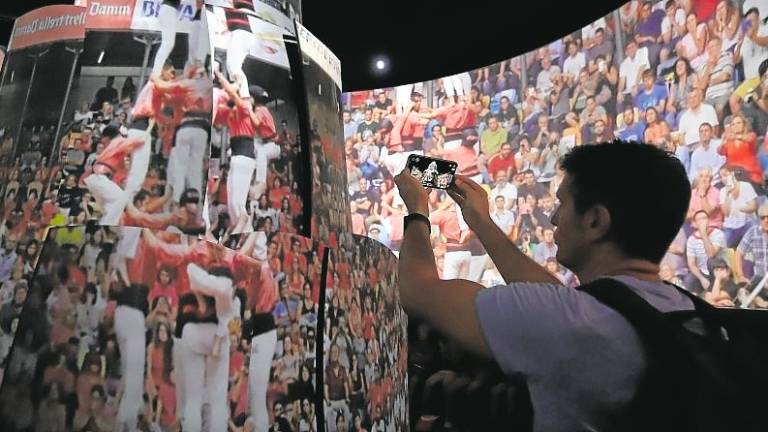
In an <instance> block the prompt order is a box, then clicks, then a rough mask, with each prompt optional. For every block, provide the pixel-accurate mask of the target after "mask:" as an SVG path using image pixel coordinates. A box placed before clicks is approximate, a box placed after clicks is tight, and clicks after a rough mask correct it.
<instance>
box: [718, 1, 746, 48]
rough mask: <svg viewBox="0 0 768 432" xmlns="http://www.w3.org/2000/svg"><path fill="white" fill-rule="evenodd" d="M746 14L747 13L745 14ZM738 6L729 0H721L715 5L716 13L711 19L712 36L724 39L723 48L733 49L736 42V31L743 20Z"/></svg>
mask: <svg viewBox="0 0 768 432" xmlns="http://www.w3.org/2000/svg"><path fill="white" fill-rule="evenodd" d="M745 15H746V14H745ZM740 18H741V16H740V14H739V10H738V8H737V7H736V6H735V5H733V4H732V3H731V2H730V1H729V0H720V1H718V2H717V5H716V6H715V15H714V16H713V17H712V18H711V19H710V20H709V35H710V38H715V37H717V38H719V39H720V40H722V45H723V50H725V51H729V52H730V51H732V49H731V48H732V47H733V46H734V45H735V44H736V33H737V32H738V30H739V23H740V21H741V19H740Z"/></svg>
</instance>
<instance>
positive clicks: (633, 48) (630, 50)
mask: <svg viewBox="0 0 768 432" xmlns="http://www.w3.org/2000/svg"><path fill="white" fill-rule="evenodd" d="M624 52H625V53H626V54H627V57H629V58H631V59H634V58H635V54H637V44H636V43H635V41H634V40H630V41H629V42H627V46H626V48H624Z"/></svg>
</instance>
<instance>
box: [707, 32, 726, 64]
mask: <svg viewBox="0 0 768 432" xmlns="http://www.w3.org/2000/svg"><path fill="white" fill-rule="evenodd" d="M722 51H723V41H722V40H720V38H719V37H718V36H712V37H711V38H710V39H709V41H708V42H707V56H708V57H709V59H710V60H711V61H716V60H717V59H718V58H720V53H722Z"/></svg>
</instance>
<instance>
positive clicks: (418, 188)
mask: <svg viewBox="0 0 768 432" xmlns="http://www.w3.org/2000/svg"><path fill="white" fill-rule="evenodd" d="M395 184H396V185H397V189H398V191H399V192H400V197H401V198H402V199H403V202H404V203H405V207H406V208H407V209H408V213H420V214H423V215H424V216H429V194H428V193H427V190H426V189H425V188H424V186H422V185H421V182H419V181H418V180H416V178H415V177H414V176H412V175H411V173H410V172H409V171H408V170H407V169H405V170H403V171H402V172H401V173H400V174H398V175H397V176H395Z"/></svg>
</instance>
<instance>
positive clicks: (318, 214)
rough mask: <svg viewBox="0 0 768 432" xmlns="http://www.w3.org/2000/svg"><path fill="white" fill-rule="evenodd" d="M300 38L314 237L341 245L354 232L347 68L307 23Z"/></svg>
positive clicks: (299, 27)
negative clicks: (344, 123) (347, 161)
mask: <svg viewBox="0 0 768 432" xmlns="http://www.w3.org/2000/svg"><path fill="white" fill-rule="evenodd" d="M297 38H298V40H299V48H300V50H301V56H302V66H303V69H302V71H301V73H302V75H303V79H304V89H305V92H306V97H307V107H308V113H307V115H308V119H307V121H308V123H307V124H308V125H309V128H310V130H309V152H310V161H311V169H312V221H311V224H312V230H311V232H312V238H316V239H319V240H320V242H322V243H323V244H326V245H328V246H329V247H330V248H335V247H336V245H337V244H338V242H339V236H340V233H349V232H350V230H351V221H350V217H349V210H348V209H349V199H348V197H347V194H346V193H345V190H346V180H345V177H346V175H347V173H346V169H345V167H344V153H343V144H342V142H341V120H340V117H339V113H340V102H341V70H340V67H341V66H340V63H339V59H338V58H336V56H335V55H334V54H333V53H332V52H331V51H330V50H328V48H327V47H326V46H325V45H324V44H323V43H322V42H321V41H319V40H318V39H317V38H316V37H315V36H314V35H312V34H311V33H310V32H309V31H308V30H307V29H306V28H304V27H302V26H301V24H297Z"/></svg>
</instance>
